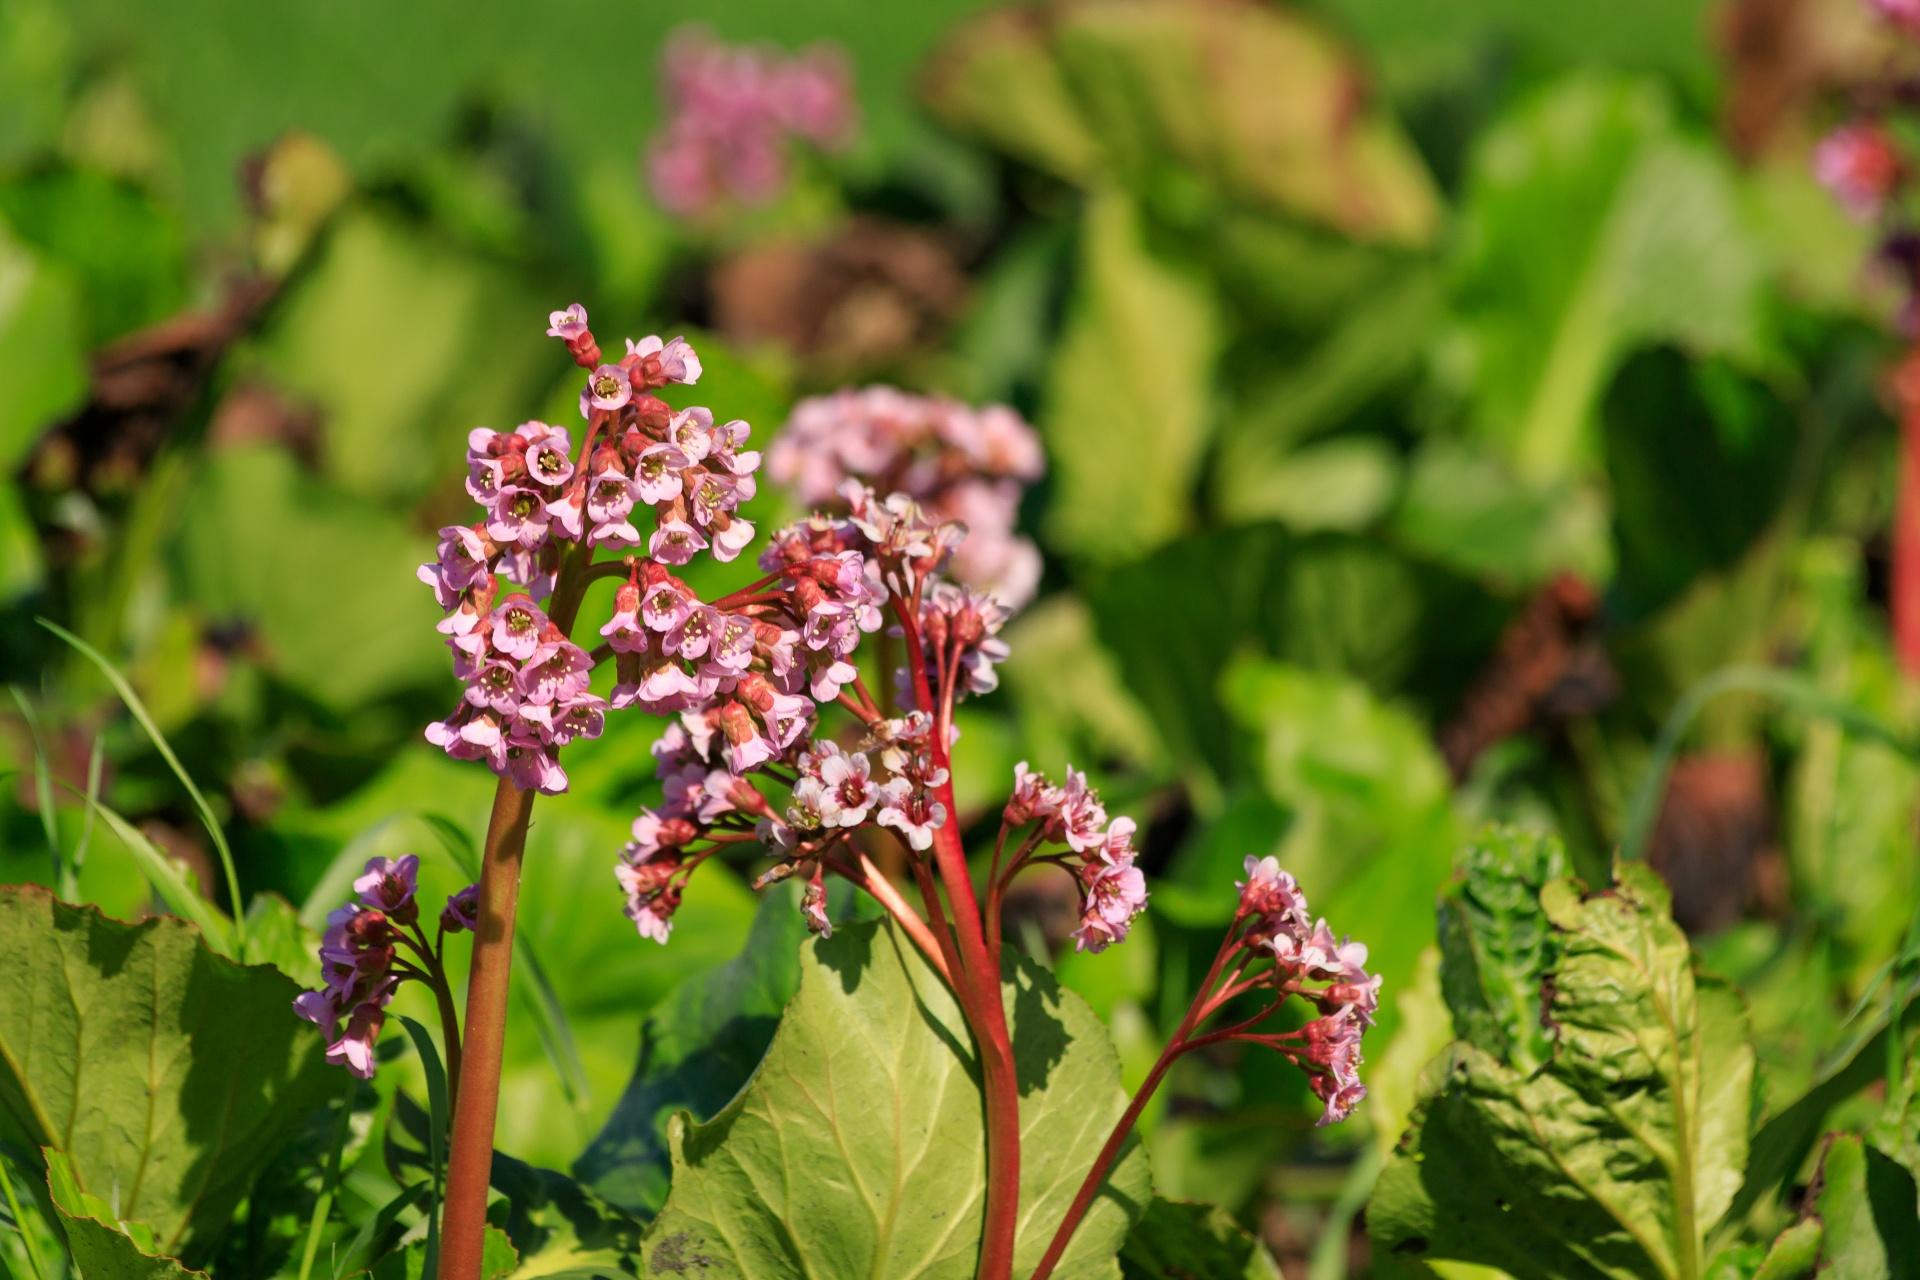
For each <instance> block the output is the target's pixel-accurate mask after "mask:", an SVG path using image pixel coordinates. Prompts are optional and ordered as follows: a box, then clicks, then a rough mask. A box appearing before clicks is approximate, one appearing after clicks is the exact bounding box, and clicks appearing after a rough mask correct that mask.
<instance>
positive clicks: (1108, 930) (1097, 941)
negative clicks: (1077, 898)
mask: <svg viewBox="0 0 1920 1280" xmlns="http://www.w3.org/2000/svg"><path fill="white" fill-rule="evenodd" d="M1133 830H1134V825H1133V820H1132V819H1131V818H1116V819H1114V822H1113V826H1112V827H1111V828H1110V829H1109V830H1108V832H1107V834H1106V836H1105V838H1104V841H1103V844H1102V846H1101V848H1100V850H1099V852H1098V854H1097V855H1096V856H1094V857H1090V858H1088V859H1087V860H1086V861H1085V862H1083V863H1082V864H1081V867H1080V883H1081V886H1082V889H1083V897H1082V901H1081V911H1080V927H1079V928H1078V929H1076V930H1074V933H1073V936H1074V945H1075V947H1076V948H1077V949H1078V950H1081V951H1096V952H1097V951H1104V950H1106V949H1107V947H1109V946H1111V945H1112V944H1113V943H1116V942H1124V941H1126V937H1127V933H1128V931H1129V930H1130V929H1131V928H1132V927H1133V920H1134V917H1135V916H1138V915H1139V914H1140V913H1141V912H1142V911H1144V910H1146V906H1147V881H1146V877H1145V876H1143V875H1142V874H1141V873H1140V869H1139V868H1138V867H1136V866H1134V865H1133V849H1132V845H1133Z"/></svg>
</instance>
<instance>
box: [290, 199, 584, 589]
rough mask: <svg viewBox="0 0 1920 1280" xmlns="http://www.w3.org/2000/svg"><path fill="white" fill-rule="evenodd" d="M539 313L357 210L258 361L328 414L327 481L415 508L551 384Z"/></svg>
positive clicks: (519, 296) (507, 282) (520, 297)
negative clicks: (483, 432)
mask: <svg viewBox="0 0 1920 1280" xmlns="http://www.w3.org/2000/svg"><path fill="white" fill-rule="evenodd" d="M540 307H541V300H540V299H538V298H533V297H529V296H527V295H526V294H524V293H523V292H522V291H521V288H520V286H519V285H518V284H517V283H516V282H514V281H513V279H512V277H510V276H508V275H507V274H506V273H505V272H504V271H503V270H502V269H500V268H499V267H496V266H493V265H490V264H487V263H485V262H484V261H483V260H482V259H479V258H477V257H471V256H467V255H464V254H461V253H459V252H458V251H456V250H454V249H452V248H450V247H449V246H448V245H447V244H446V242H445V240H444V239H443V238H437V237H431V236H428V235H424V234H422V233H421V232H419V231H417V230H414V229H413V228H410V227H408V226H406V225H405V224H402V223H400V222H399V221H397V220H395V219H391V218H387V217H384V216H380V215H377V214H373V213H370V212H368V211H366V210H365V209H359V208H355V209H349V210H348V211H347V212H345V213H343V214H342V215H340V220H339V223H338V224H337V225H336V226H335V227H334V228H333V230H332V232H331V234H330V235H329V237H328V241H327V245H326V248H325V250H324V252H323V253H322V254H321V257H320V260H319V261H318V262H317V263H315V264H314V267H313V271H312V275H311V276H309V277H308V278H307V279H306V280H304V281H303V284H302V287H301V288H300V289H299V290H297V291H296V292H295V293H293V294H292V295H291V296H290V297H289V298H288V300H287V303H286V305H285V308H284V311H283V312H282V313H281V314H280V315H279V316H278V317H277V318H276V321H275V325H274V328H273V330H272V331H271V332H270V333H269V334H268V335H267V336H266V338H265V340H264V352H263V354H264V357H265V360H266V363H267V365H268V367H269V369H270V370H271V371H272V372H273V374H274V375H275V377H276V379H277V381H278V382H279V383H280V384H281V385H283V386H284V387H285V388H286V389H287V390H289V391H291V392H293V393H295V394H297V395H299V396H302V397H306V398H309V399H311V400H312V401H313V402H314V403H316V404H317V405H318V406H319V407H320V408H321V410H322V411H323V412H324V413H325V416H326V424H327V430H326V445H327V447H326V457H325V460H324V461H325V468H324V469H325V473H326V476H327V478H328V479H330V480H332V481H335V482H336V483H338V484H340V485H341V486H342V487H344V488H345V489H347V490H349V491H351V492H353V493H355V494H357V495H361V496H364V497H368V498H372V499H376V500H378V499H411V498H418V497H420V496H421V495H422V494H423V493H424V492H425V491H426V490H427V489H428V488H429V487H430V486H431V485H432V484H433V482H434V481H435V480H436V479H440V478H442V477H445V476H447V475H449V474H450V473H452V472H454V471H455V469H456V467H455V465H453V460H454V459H457V458H458V457H459V456H460V452H461V442H462V441H464V440H465V439H466V437H467V432H468V430H470V429H471V428H472V427H473V425H474V424H475V423H480V422H492V423H494V424H496V425H499V426H506V425H508V424H509V423H510V422H511V421H514V420H517V417H518V415H520V414H523V413H525V411H526V409H527V408H528V407H529V405H530V404H531V402H532V401H533V400H534V399H535V398H536V397H537V396H538V395H539V393H540V391H541V390H542V389H543V387H544V384H545V383H546V380H547V379H548V378H550V377H551V376H552V373H553V370H554V369H555V367H556V365H557V364H558V363H559V361H557V360H556V359H555V356H556V354H557V353H556V352H555V350H554V344H553V341H552V339H550V338H547V337H545V336H544V335H543V334H542V332H541V329H540V326H538V325H529V324H527V323H526V322H525V321H524V320H522V319H520V317H523V316H526V315H529V314H539V313H540ZM401 332H404V333H405V335H406V337H405V340H404V341H396V340H395V338H396V336H397V335H398V334H399V333H401ZM509 415H513V417H511V418H510V417H509ZM339 563H343V564H351V563H354V561H353V560H352V559H351V558H350V557H346V556H343V557H342V559H341V560H340V562H339ZM338 576H339V575H338V573H337V572H336V573H334V574H329V575H325V576H323V577H321V578H320V579H319V580H320V581H330V580H334V579H336V578H337V577H338Z"/></svg>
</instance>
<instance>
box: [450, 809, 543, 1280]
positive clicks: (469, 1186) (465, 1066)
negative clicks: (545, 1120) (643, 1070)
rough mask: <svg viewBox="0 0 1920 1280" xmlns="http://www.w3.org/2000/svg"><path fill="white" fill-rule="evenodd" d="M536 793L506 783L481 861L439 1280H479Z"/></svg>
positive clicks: (488, 824) (488, 828) (454, 1111)
mask: <svg viewBox="0 0 1920 1280" xmlns="http://www.w3.org/2000/svg"><path fill="white" fill-rule="evenodd" d="M536 794H537V793H536V792H534V791H532V790H527V791H522V790H520V789H519V788H518V787H516V786H514V785H513V782H512V781H511V780H510V779H507V778H502V779H501V780H500V785H499V787H498V788H496V789H495V791H494V794H493V816H492V817H491V818H490V819H489V820H488V822H487V843H486V849H485V851H484V853H483V856H482V861H481V864H480V894H479V903H478V915H479V918H478V920H477V921H476V923H475V925H474V930H473V968H472V972H471V975H470V976H469V977H468V979H467V1035H466V1046H465V1049H466V1052H465V1054H464V1057H463V1060H462V1062H461V1067H460V1074H459V1077H458V1079H459V1089H460V1092H459V1101H458V1103H457V1105H456V1106H455V1107H454V1110H453V1131H452V1134H451V1138H452V1144H451V1148H450V1153H449V1155H448V1157H447V1191H446V1199H445V1201H444V1202H443V1207H442V1211H441V1212H442V1218H441V1222H442V1232H441V1252H440V1275H439V1277H438V1278H437V1280H480V1249H481V1244H482V1242H483V1236H484V1233H485V1231H486V1224H487V1184H488V1182H489V1181H490V1180H491V1177H492V1173H493V1125H494V1118H495V1113H496V1112H497V1111H498V1109H499V1105H500V1058H501V1054H502V1052H503V1050H504V1049H505V1046H506V1030H507V984H508V979H509V977H510V975H511V971H512V964H513V916H514V908H515V906H516V905H517V904H518V901H519V898H520V859H521V855H522V854H524V853H525V852H526V847H527V820H528V819H529V818H530V817H531V816H532V814H533V798H534V796H535V795H536Z"/></svg>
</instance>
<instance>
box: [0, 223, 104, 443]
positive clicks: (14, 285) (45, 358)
mask: <svg viewBox="0 0 1920 1280" xmlns="http://www.w3.org/2000/svg"><path fill="white" fill-rule="evenodd" d="M84 330H85V317H84V315H83V314H82V305H81V299H80V289H79V285H78V284H77V283H76V282H75V281H74V279H73V277H72V275H71V274H70V273H68V272H66V271H64V270H62V269H61V268H59V267H58V266H55V265H54V264H53V263H51V262H49V261H48V260H47V259H46V258H44V257H42V256H40V255H37V254H35V253H33V252H32V251H31V250H29V249H28V248H26V247H25V246H24V245H22V244H20V243H19V242H18V241H17V240H15V239H14V237H13V235H12V234H11V233H10V232H9V231H8V230H7V228H6V227H5V225H4V224H0V369H5V370H6V371H7V376H6V377H5V378H4V379H0V467H4V468H5V469H6V470H7V471H8V472H9V473H11V472H12V471H13V469H14V468H15V467H16V466H17V465H18V464H19V462H20V460H21V459H22V458H24V457H25V456H26V454H27V451H28V450H30V449H31V448H32V447H33V444H34V442H35V441H36V440H38V439H39V438H40V433H41V431H42V430H44V429H45V428H46V427H48V426H50V425H52V423H53V422H54V420H55V419H57V418H59V417H60V416H61V415H63V414H65V413H67V412H68V411H69V410H72V409H75V408H77V407H79V405H80V403H81V401H82V400H84V399H85V398H86V393H87V360H86V355H87V348H86V336H85V332H84Z"/></svg>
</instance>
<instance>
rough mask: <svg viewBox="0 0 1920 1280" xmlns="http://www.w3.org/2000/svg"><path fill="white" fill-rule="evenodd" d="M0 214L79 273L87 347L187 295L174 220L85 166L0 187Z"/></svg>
mask: <svg viewBox="0 0 1920 1280" xmlns="http://www.w3.org/2000/svg"><path fill="white" fill-rule="evenodd" d="M0 215H4V216H5V218H6V220H7V221H8V222H10V223H12V224H13V229H14V230H15V231H16V232H18V233H19V235H20V237H21V239H23V240H26V241H27V242H28V243H30V244H31V245H33V247H34V248H35V249H36V250H38V251H39V252H40V253H42V254H43V255H45V256H46V257H47V258H48V259H49V260H51V261H54V262H58V263H60V264H61V265H62V266H64V267H66V268H67V269H69V270H71V271H72V272H73V273H74V275H75V276H76V277H77V278H78V280H79V281H80V284H81V285H82V287H83V290H84V296H85V298H86V318H87V336H88V339H89V342H88V345H89V346H94V347H98V346H102V345H104V344H105V343H107V342H109V341H111V340H113V339H114V338H118V337H120V336H122V335H123V334H126V333H130V332H132V331H133V330H135V329H138V328H140V327H141V326H143V325H149V324H154V323H156V322H158V321H160V320H164V319H165V318H166V317H167V316H169V315H171V314H173V312H175V311H176V310H178V309H179V308H180V306H181V305H182V304H183V303H184V302H185V301H186V292H187V291H186V247H185V245H184V243H183V241H182V237H181V234H180V226H179V220H178V219H177V218H176V217H175V216H174V215H173V214H172V213H171V211H169V210H167V209H165V208H164V207H162V206H161V205H160V204H159V203H157V202H156V201H154V200H153V199H152V198H151V197H149V196H148V195H146V194H145V193H144V192H142V191H140V190H139V189H137V188H135V187H133V186H131V185H129V184H127V183H123V182H120V181H117V180H116V179H113V178H110V177H108V176H106V175H105V174H102V173H97V172H93V171H90V170H86V169H68V168H49V169H45V170H42V171H40V172H37V173H31V174H28V175H25V176H22V177H20V178H17V179H15V180H14V181H12V182H9V183H6V184H5V185H0Z"/></svg>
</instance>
